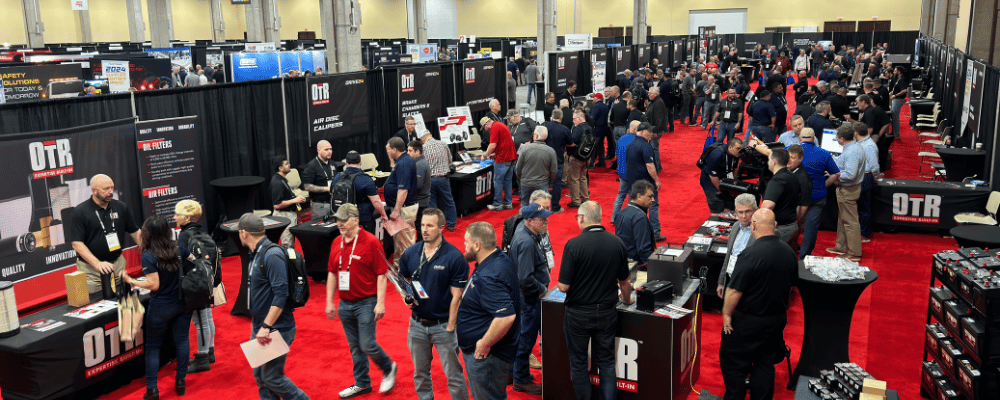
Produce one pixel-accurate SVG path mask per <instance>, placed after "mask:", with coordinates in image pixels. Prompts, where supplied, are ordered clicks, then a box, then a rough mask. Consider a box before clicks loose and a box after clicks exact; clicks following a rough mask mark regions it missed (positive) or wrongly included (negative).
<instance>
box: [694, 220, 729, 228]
mask: <svg viewBox="0 0 1000 400" xmlns="http://www.w3.org/2000/svg"><path fill="white" fill-rule="evenodd" d="M730 225H732V222H726V221H705V223H703V224H701V226H704V227H711V226H730Z"/></svg>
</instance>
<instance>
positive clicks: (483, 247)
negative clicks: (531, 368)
mask: <svg viewBox="0 0 1000 400" xmlns="http://www.w3.org/2000/svg"><path fill="white" fill-rule="evenodd" d="M464 257H465V261H469V262H472V261H475V262H476V268H475V272H473V274H472V276H471V277H470V278H469V281H468V283H467V284H466V285H465V291H464V293H463V295H462V300H461V302H460V303H459V306H458V324H457V328H456V333H457V335H458V347H459V348H461V349H462V358H463V359H464V360H465V371H466V378H468V380H469V392H470V394H471V395H472V398H473V399H476V400H493V399H506V398H507V385H506V381H507V374H508V373H510V367H511V365H513V362H514V354H515V353H516V352H517V335H518V333H519V332H520V330H521V321H520V319H521V317H520V314H521V295H520V290H519V289H518V281H517V272H516V271H517V269H516V268H515V267H514V263H513V262H511V260H510V258H508V257H507V255H506V254H504V253H503V252H502V251H500V249H499V248H498V247H497V234H496V231H495V230H493V226H492V225H490V224H489V223H486V222H483V221H478V222H473V223H472V224H471V225H469V227H468V229H466V230H465V254H464Z"/></svg>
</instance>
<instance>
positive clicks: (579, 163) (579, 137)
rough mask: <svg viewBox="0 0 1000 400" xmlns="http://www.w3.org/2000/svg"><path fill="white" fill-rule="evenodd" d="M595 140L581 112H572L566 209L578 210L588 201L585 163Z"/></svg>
mask: <svg viewBox="0 0 1000 400" xmlns="http://www.w3.org/2000/svg"><path fill="white" fill-rule="evenodd" d="M596 142H597V139H596V138H595V137H594V131H593V129H591V127H590V125H587V122H586V117H585V116H584V113H583V110H576V111H574V112H573V133H572V135H571V136H570V143H571V144H568V145H566V148H567V152H568V153H569V155H570V157H569V159H568V160H566V176H567V181H568V183H569V199H570V203H569V204H568V205H567V207H570V208H579V207H580V204H583V202H585V201H587V200H590V185H589V183H588V182H587V162H588V161H589V160H590V158H591V157H592V156H593V155H594V146H595V145H596Z"/></svg>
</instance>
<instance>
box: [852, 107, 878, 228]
mask: <svg viewBox="0 0 1000 400" xmlns="http://www.w3.org/2000/svg"><path fill="white" fill-rule="evenodd" d="M852 125H853V128H854V140H855V141H856V142H857V143H858V144H859V145H861V148H862V149H864V153H865V171H864V178H863V180H862V181H861V195H860V197H858V221H859V223H860V224H861V242H862V243H867V242H868V241H870V240H871V235H872V188H873V187H875V177H876V176H878V175H880V174H879V163H878V145H876V144H875V141H874V140H872V138H871V132H870V131H871V129H870V128H869V127H868V125H866V124H865V123H864V122H855V123H854V124H852Z"/></svg>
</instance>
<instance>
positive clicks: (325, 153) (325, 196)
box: [301, 140, 336, 219]
mask: <svg viewBox="0 0 1000 400" xmlns="http://www.w3.org/2000/svg"><path fill="white" fill-rule="evenodd" d="M330 157H333V147H331V146H330V142H328V141H326V140H320V141H319V142H317V143H316V158H314V159H312V160H309V163H307V164H306V166H305V168H303V169H302V174H301V178H302V188H303V189H305V190H306V191H307V192H309V200H310V204H309V207H310V208H312V219H325V218H327V217H329V216H330V214H332V213H333V212H332V208H331V206H330V181H331V180H333V177H334V175H336V173H335V171H334V167H333V163H331V162H330Z"/></svg>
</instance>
